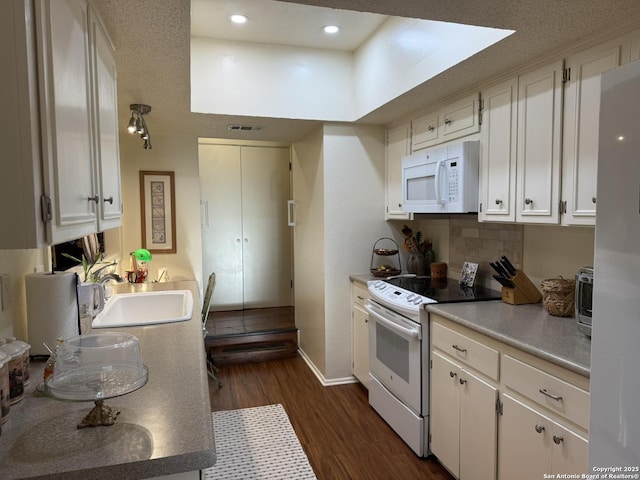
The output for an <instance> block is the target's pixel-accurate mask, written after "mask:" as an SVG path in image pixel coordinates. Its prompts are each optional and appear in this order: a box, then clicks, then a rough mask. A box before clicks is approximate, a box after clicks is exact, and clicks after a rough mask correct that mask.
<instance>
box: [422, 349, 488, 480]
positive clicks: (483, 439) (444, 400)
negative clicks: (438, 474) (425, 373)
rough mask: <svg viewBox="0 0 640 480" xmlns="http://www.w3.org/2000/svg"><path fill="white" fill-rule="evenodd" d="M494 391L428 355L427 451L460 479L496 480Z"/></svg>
mask: <svg viewBox="0 0 640 480" xmlns="http://www.w3.org/2000/svg"><path fill="white" fill-rule="evenodd" d="M497 398H498V390H497V388H496V387H494V386H493V385H491V384H489V383H487V382H485V381H484V380H481V379H480V378H479V377H477V376H476V375H474V374H472V373H471V372H469V371H468V370H466V369H465V368H463V367H462V366H461V365H458V364H456V363H454V362H452V361H451V360H449V359H447V358H445V357H444V356H443V355H441V354H440V353H439V352H436V351H432V353H431V412H430V415H431V451H432V452H433V454H434V455H435V456H436V457H438V460H439V461H440V463H442V464H443V465H444V466H445V467H446V468H447V470H449V471H450V472H451V473H452V474H453V475H455V476H456V477H458V478H460V479H476V480H485V479H486V480H489V479H495V478H496V455H497V437H496V432H497V422H496V418H497V415H496V400H497Z"/></svg>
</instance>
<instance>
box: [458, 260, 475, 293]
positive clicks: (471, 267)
mask: <svg viewBox="0 0 640 480" xmlns="http://www.w3.org/2000/svg"><path fill="white" fill-rule="evenodd" d="M477 273H478V264H477V263H472V262H464V263H463V264H462V270H460V286H461V287H463V288H473V284H474V283H475V281H476V274H477Z"/></svg>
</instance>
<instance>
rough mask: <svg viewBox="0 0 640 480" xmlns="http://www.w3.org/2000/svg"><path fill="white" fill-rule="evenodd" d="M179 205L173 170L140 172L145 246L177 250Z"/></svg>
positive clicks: (154, 251)
mask: <svg viewBox="0 0 640 480" xmlns="http://www.w3.org/2000/svg"><path fill="white" fill-rule="evenodd" d="M175 205H176V193H175V185H174V174H173V172H148V171H147V172H142V171H141V172H140V206H141V209H142V211H141V221H142V248H146V249H147V250H149V251H150V252H151V253H176V210H175Z"/></svg>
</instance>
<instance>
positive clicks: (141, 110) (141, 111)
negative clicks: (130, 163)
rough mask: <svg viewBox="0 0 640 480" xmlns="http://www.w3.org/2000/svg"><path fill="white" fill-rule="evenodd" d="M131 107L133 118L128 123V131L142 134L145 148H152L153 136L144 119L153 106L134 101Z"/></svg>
mask: <svg viewBox="0 0 640 480" xmlns="http://www.w3.org/2000/svg"><path fill="white" fill-rule="evenodd" d="M129 109H130V110H131V118H130V119H129V124H128V125H127V132H129V133H131V134H134V133H137V134H138V135H140V138H142V139H143V140H144V149H145V150H151V137H150V136H149V129H148V128H147V122H145V120H144V115H146V114H147V113H149V112H150V111H151V107H150V106H149V105H145V104H143V103H132V104H131V105H129Z"/></svg>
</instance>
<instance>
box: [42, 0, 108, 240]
mask: <svg viewBox="0 0 640 480" xmlns="http://www.w3.org/2000/svg"><path fill="white" fill-rule="evenodd" d="M36 30H37V51H38V65H39V67H40V68H39V70H38V73H39V85H40V115H41V116H40V125H41V131H42V153H43V167H44V172H45V175H44V177H45V183H44V195H45V196H46V197H48V199H49V201H50V212H51V216H52V219H51V222H48V223H47V225H48V226H49V228H48V240H50V243H54V244H55V243H60V242H63V241H66V240H71V239H74V238H78V237H81V236H82V235H85V234H87V233H91V232H95V231H96V224H97V218H98V217H97V215H98V201H99V197H98V193H97V191H96V186H95V182H94V179H95V175H94V161H93V145H92V131H91V129H92V120H91V77H90V64H89V38H88V33H89V29H88V18H87V5H86V3H85V2H83V1H79V0H63V1H57V2H55V5H54V2H52V1H46V0H39V1H37V2H36Z"/></svg>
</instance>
